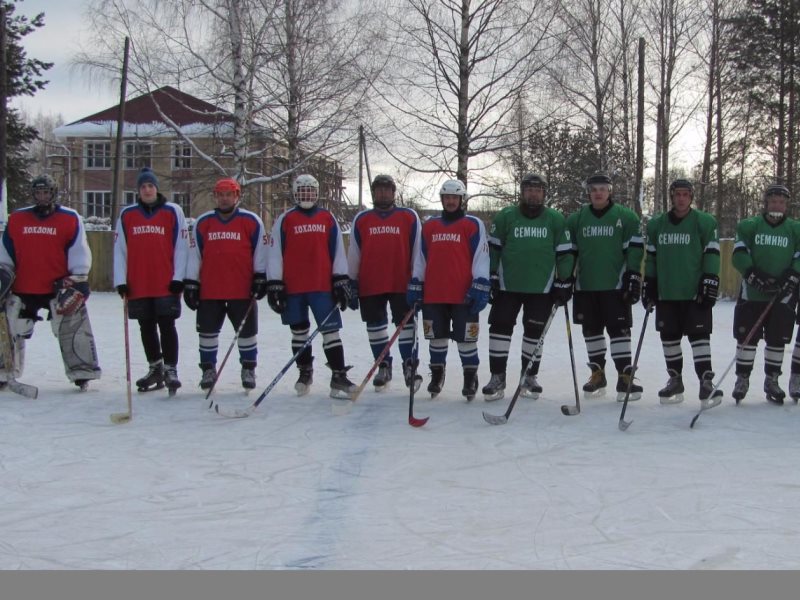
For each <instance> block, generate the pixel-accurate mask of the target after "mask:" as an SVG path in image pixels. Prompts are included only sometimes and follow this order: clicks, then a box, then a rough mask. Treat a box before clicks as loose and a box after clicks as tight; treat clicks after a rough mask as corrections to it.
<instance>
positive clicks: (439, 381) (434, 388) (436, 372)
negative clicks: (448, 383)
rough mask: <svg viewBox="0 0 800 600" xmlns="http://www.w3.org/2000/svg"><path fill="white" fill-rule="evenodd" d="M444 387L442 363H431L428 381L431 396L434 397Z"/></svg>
mask: <svg viewBox="0 0 800 600" xmlns="http://www.w3.org/2000/svg"><path fill="white" fill-rule="evenodd" d="M443 387H444V365H431V381H430V383H428V391H429V392H430V393H431V398H436V396H438V395H439V394H440V393H441V391H442V388H443Z"/></svg>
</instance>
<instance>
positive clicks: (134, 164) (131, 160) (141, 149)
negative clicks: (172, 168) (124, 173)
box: [125, 142, 153, 169]
mask: <svg viewBox="0 0 800 600" xmlns="http://www.w3.org/2000/svg"><path fill="white" fill-rule="evenodd" d="M142 167H149V168H152V167H153V144H152V143H150V142H125V168H126V169H141V168H142Z"/></svg>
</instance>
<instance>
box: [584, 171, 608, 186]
mask: <svg viewBox="0 0 800 600" xmlns="http://www.w3.org/2000/svg"><path fill="white" fill-rule="evenodd" d="M593 183H605V184H608V185H611V177H609V175H608V173H606V172H605V171H597V172H596V173H592V174H591V175H589V177H588V179H587V180H586V186H587V187H588V186H590V185H592V184H593Z"/></svg>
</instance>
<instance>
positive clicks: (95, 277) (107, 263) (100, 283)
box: [86, 231, 114, 292]
mask: <svg viewBox="0 0 800 600" xmlns="http://www.w3.org/2000/svg"><path fill="white" fill-rule="evenodd" d="M86 238H87V240H88V241H89V249H90V250H91V251H92V270H91V271H89V287H90V288H91V289H92V290H94V291H96V292H111V291H113V290H114V232H113V231H87V232H86Z"/></svg>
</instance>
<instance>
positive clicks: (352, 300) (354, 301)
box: [347, 279, 358, 310]
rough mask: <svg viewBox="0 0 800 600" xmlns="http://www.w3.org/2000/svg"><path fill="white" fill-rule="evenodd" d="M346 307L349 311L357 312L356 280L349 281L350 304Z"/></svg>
mask: <svg viewBox="0 0 800 600" xmlns="http://www.w3.org/2000/svg"><path fill="white" fill-rule="evenodd" d="M347 307H348V308H349V309H350V310H358V279H351V280H350V303H349V304H348V305H347Z"/></svg>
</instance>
